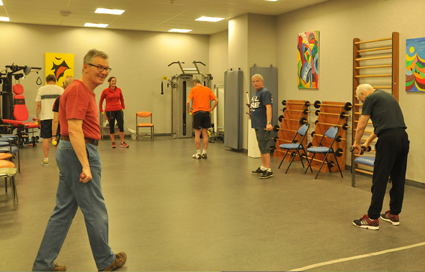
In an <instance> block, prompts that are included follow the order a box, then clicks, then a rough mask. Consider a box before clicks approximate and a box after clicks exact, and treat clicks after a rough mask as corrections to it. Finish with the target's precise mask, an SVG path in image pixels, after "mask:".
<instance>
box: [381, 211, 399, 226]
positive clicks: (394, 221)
mask: <svg viewBox="0 0 425 272" xmlns="http://www.w3.org/2000/svg"><path fill="white" fill-rule="evenodd" d="M381 219H382V220H384V221H385V222H388V223H391V224H393V226H398V225H400V219H399V218H398V215H392V214H391V213H390V210H388V211H386V212H385V213H384V214H381Z"/></svg>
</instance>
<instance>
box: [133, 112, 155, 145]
mask: <svg viewBox="0 0 425 272" xmlns="http://www.w3.org/2000/svg"><path fill="white" fill-rule="evenodd" d="M147 117H150V119H151V120H150V123H139V122H137V118H147ZM141 127H143V128H150V129H151V140H152V141H153V136H154V126H153V123H152V112H149V111H140V112H138V113H136V137H137V140H139V128H141Z"/></svg>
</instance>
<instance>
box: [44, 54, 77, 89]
mask: <svg viewBox="0 0 425 272" xmlns="http://www.w3.org/2000/svg"><path fill="white" fill-rule="evenodd" d="M45 71H46V77H47V76H48V75H50V74H53V75H55V76H56V79H57V81H56V85H58V86H60V87H62V86H63V82H64V80H65V78H66V77H68V76H72V77H74V54H63V53H46V59H45Z"/></svg>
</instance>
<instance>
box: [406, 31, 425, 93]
mask: <svg viewBox="0 0 425 272" xmlns="http://www.w3.org/2000/svg"><path fill="white" fill-rule="evenodd" d="M406 91H408V92H425V38H417V39H406Z"/></svg>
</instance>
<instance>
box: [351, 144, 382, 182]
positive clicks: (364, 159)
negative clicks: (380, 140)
mask: <svg viewBox="0 0 425 272" xmlns="http://www.w3.org/2000/svg"><path fill="white" fill-rule="evenodd" d="M375 150H376V149H375ZM361 155H363V152H362V153H361ZM351 160H352V161H354V165H352V166H351V186H352V187H356V167H355V165H356V164H363V165H367V166H370V167H374V166H375V156H361V157H357V158H355V159H354V153H353V154H352V158H351ZM357 171H358V172H361V173H366V174H373V172H369V171H366V170H360V169H358V170H357Z"/></svg>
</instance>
